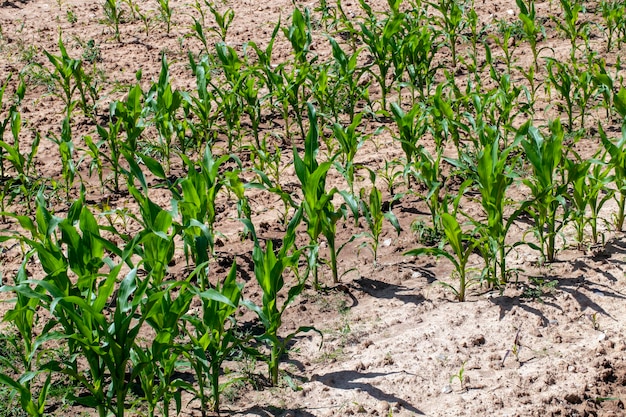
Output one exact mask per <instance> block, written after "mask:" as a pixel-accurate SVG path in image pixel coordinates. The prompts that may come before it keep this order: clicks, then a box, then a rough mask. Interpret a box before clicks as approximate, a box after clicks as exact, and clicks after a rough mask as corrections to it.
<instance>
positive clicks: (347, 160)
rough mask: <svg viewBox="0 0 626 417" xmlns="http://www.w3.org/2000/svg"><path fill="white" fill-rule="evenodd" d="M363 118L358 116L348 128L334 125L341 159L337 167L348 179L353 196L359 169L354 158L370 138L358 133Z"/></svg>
mask: <svg viewBox="0 0 626 417" xmlns="http://www.w3.org/2000/svg"><path fill="white" fill-rule="evenodd" d="M361 118H362V114H361V113H359V114H357V115H356V117H354V120H353V121H352V123H350V125H349V126H346V127H344V126H342V125H341V124H340V123H334V124H333V136H334V138H335V139H336V140H337V142H339V151H340V157H339V158H340V159H341V164H340V163H339V161H337V162H335V167H336V168H337V170H338V171H339V172H340V173H341V175H343V177H344V178H345V179H346V182H347V183H348V187H349V188H350V193H351V194H354V174H355V170H356V168H358V167H357V166H355V164H354V157H355V156H356V153H357V151H358V150H359V148H360V147H361V146H363V143H365V141H366V140H367V137H368V135H364V134H362V133H361V132H358V131H357V128H358V127H359V125H360V123H361Z"/></svg>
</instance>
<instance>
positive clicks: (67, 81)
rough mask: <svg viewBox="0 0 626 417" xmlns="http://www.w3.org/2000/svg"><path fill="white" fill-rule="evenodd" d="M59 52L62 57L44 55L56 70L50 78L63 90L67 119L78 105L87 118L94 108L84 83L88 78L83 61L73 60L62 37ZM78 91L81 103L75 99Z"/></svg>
mask: <svg viewBox="0 0 626 417" xmlns="http://www.w3.org/2000/svg"><path fill="white" fill-rule="evenodd" d="M59 50H60V52H61V55H60V56H55V55H52V54H51V53H49V52H48V51H44V54H46V56H47V57H48V60H49V61H50V63H51V64H52V65H53V67H54V69H55V71H54V72H51V73H50V76H51V77H52V79H53V80H54V81H55V82H56V84H57V86H58V87H60V89H61V90H62V94H61V98H62V99H63V102H64V104H65V111H66V117H70V116H71V114H72V112H73V110H74V107H76V105H77V104H80V105H81V107H82V109H83V111H84V112H85V114H86V115H87V116H91V115H92V114H91V113H92V112H91V110H92V108H91V107H90V106H89V105H88V99H87V94H86V91H85V82H84V81H85V78H86V76H85V72H84V70H83V67H82V61H81V60H80V59H73V58H71V57H70V56H69V55H68V53H67V50H66V49H65V45H64V44H63V38H62V37H61V36H60V35H59ZM76 90H78V92H79V93H80V101H76V100H74V99H73V96H74V93H75V92H76Z"/></svg>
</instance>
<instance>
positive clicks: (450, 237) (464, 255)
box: [404, 213, 482, 301]
mask: <svg viewBox="0 0 626 417" xmlns="http://www.w3.org/2000/svg"><path fill="white" fill-rule="evenodd" d="M441 225H442V228H443V231H444V233H445V235H446V239H447V242H448V243H449V245H450V246H451V248H452V253H450V252H448V251H447V250H444V249H441V248H417V249H413V250H410V251H408V252H405V253H404V255H407V256H419V255H433V256H437V257H439V256H443V257H445V258H447V259H448V260H449V261H450V262H452V264H453V265H454V269H455V274H456V275H457V277H458V279H459V285H458V288H455V287H454V286H453V285H451V284H448V283H446V282H441V281H440V283H441V284H442V285H444V286H445V287H447V288H450V289H451V290H452V291H453V292H454V294H455V296H456V298H457V300H459V301H465V295H466V291H467V287H468V285H469V284H470V282H469V280H468V278H469V277H468V267H467V264H468V262H469V257H470V255H471V254H472V252H473V251H474V250H475V249H476V248H477V247H478V246H479V245H481V244H482V242H481V239H476V238H475V237H473V236H471V235H468V234H465V233H463V231H462V230H461V226H460V225H459V223H458V221H457V220H456V218H455V217H454V216H452V215H451V214H449V213H443V214H442V215H441Z"/></svg>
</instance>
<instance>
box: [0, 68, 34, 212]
mask: <svg viewBox="0 0 626 417" xmlns="http://www.w3.org/2000/svg"><path fill="white" fill-rule="evenodd" d="M5 88H6V84H5V85H4V86H3V87H2V89H0V109H1V108H2V96H3V93H4V89H5ZM25 92H26V84H25V83H24V81H23V80H20V82H19V84H18V86H17V89H16V91H15V95H14V103H13V104H12V105H11V106H10V107H9V109H8V111H7V117H6V118H5V119H4V120H1V121H0V181H1V182H2V183H3V185H4V186H3V190H2V196H1V197H0V198H1V201H0V208H1V209H2V211H3V212H4V207H5V203H6V202H5V197H6V196H7V195H10V199H9V203H10V202H12V201H13V200H14V198H16V197H18V196H19V197H22V198H24V199H25V200H26V202H27V205H28V208H29V210H30V208H31V200H32V199H31V198H30V197H31V196H33V192H35V189H36V188H38V187H37V185H38V184H39V183H40V181H39V179H38V178H37V174H36V170H35V168H34V159H35V155H37V151H38V149H39V143H40V141H41V135H40V134H39V133H38V132H36V133H35V138H34V139H33V142H32V144H31V146H30V147H29V148H30V151H29V152H28V153H22V151H21V150H20V143H21V141H20V133H21V131H22V115H21V113H20V111H19V107H20V104H21V102H22V100H23V99H24V94H25ZM7 128H9V130H10V131H11V136H12V137H13V141H12V143H11V141H10V140H9V141H8V142H7V141H5V140H4V132H5V131H7ZM5 161H6V162H7V163H8V164H9V165H8V167H7V166H5V165H6V164H5V163H4V162H5ZM7 168H8V169H9V171H10V172H11V174H12V175H5V170H6V169H7Z"/></svg>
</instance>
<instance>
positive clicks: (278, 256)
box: [242, 209, 317, 386]
mask: <svg viewBox="0 0 626 417" xmlns="http://www.w3.org/2000/svg"><path fill="white" fill-rule="evenodd" d="M301 220H302V210H301V209H300V210H297V211H296V213H295V214H294V216H293V218H292V219H291V221H290V222H289V225H288V226H287V230H286V232H285V236H284V237H283V239H282V245H281V246H280V249H279V250H277V251H275V250H274V244H273V243H272V240H267V241H266V242H265V249H263V248H262V247H261V243H260V242H259V238H258V236H257V235H256V232H255V230H254V225H253V224H252V222H250V221H249V220H247V219H244V220H242V221H243V222H244V224H246V227H247V228H248V229H249V230H251V231H252V237H253V240H254V249H253V251H252V260H253V262H254V275H255V277H256V280H257V282H258V283H259V285H260V286H261V289H262V291H263V305H262V306H257V305H255V304H253V303H252V302H251V301H248V300H246V301H244V304H245V305H246V306H247V307H248V308H250V309H251V310H252V311H254V312H255V313H256V314H257V315H258V316H259V319H260V320H261V323H262V324H263V327H264V329H265V332H264V333H263V335H261V336H259V339H260V340H261V341H263V342H265V343H267V344H268V345H269V348H270V354H269V356H268V357H267V358H266V362H267V365H268V367H269V375H270V381H271V383H272V385H273V386H276V385H277V384H278V370H279V366H280V360H281V357H282V356H283V354H284V353H285V352H286V350H287V346H288V345H289V342H290V341H291V339H293V338H294V337H295V336H296V335H298V334H299V333H302V332H308V331H311V330H314V331H317V330H315V328H314V327H311V326H301V327H299V328H298V329H296V331H295V332H293V333H290V334H289V335H287V336H285V337H281V336H279V334H278V333H279V330H280V327H281V325H282V315H283V313H284V311H285V309H286V308H287V307H288V306H289V305H290V304H291V303H292V302H293V301H294V300H295V298H296V297H297V296H298V295H300V293H301V292H302V291H303V290H304V286H305V283H306V279H307V274H304V275H301V274H300V273H299V271H298V262H299V260H300V257H301V255H302V249H297V248H296V246H295V239H296V228H297V227H298V224H299V223H300V221H301ZM287 271H293V273H294V274H295V277H296V282H295V283H294V284H293V285H291V286H290V287H289V288H288V292H287V297H286V298H285V299H284V301H283V303H282V305H281V304H279V303H280V299H281V298H282V297H279V293H280V292H281V290H282V289H283V287H284V286H285V279H284V276H283V275H284V274H285V272H287Z"/></svg>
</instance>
